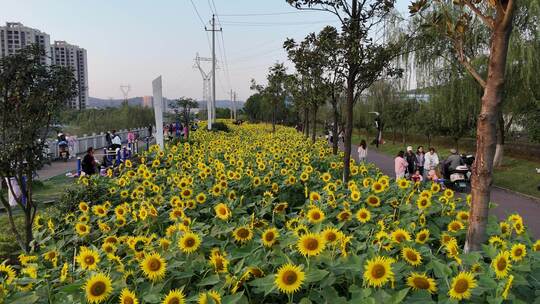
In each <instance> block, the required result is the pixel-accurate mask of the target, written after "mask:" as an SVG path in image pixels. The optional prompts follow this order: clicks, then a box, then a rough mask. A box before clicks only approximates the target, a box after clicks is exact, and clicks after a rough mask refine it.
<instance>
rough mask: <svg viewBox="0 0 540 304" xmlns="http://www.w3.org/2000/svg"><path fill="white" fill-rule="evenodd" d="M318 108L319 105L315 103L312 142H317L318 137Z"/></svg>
mask: <svg viewBox="0 0 540 304" xmlns="http://www.w3.org/2000/svg"><path fill="white" fill-rule="evenodd" d="M317 110H318V107H317V106H316V105H315V106H313V110H312V113H311V114H312V115H313V119H312V122H311V123H312V124H313V126H312V127H313V130H312V132H311V142H312V143H315V139H316V138H317Z"/></svg>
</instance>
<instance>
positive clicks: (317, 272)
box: [306, 268, 328, 283]
mask: <svg viewBox="0 0 540 304" xmlns="http://www.w3.org/2000/svg"><path fill="white" fill-rule="evenodd" d="M327 274H328V271H327V270H323V269H317V268H314V269H310V270H309V271H308V273H307V275H306V282H307V283H315V282H319V281H320V280H322V279H323V278H324V277H325V276H326V275H327Z"/></svg>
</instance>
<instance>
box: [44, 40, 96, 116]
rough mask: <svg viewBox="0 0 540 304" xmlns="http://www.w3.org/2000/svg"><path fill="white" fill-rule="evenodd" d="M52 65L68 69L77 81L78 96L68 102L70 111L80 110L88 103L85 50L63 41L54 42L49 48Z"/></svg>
mask: <svg viewBox="0 0 540 304" xmlns="http://www.w3.org/2000/svg"><path fill="white" fill-rule="evenodd" d="M51 53H52V64H55V65H59V66H64V67H70V68H72V69H73V73H74V75H75V79H76V80H77V91H78V93H79V94H78V96H76V97H75V98H74V99H73V100H71V101H69V104H68V106H69V107H70V108H72V109H78V110H82V109H85V108H86V104H87V103H88V63H87V58H86V50H85V49H83V48H80V47H78V46H76V45H72V44H69V43H67V42H65V41H55V42H54V45H53V46H52V47H51Z"/></svg>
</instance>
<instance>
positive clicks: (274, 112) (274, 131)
mask: <svg viewBox="0 0 540 304" xmlns="http://www.w3.org/2000/svg"><path fill="white" fill-rule="evenodd" d="M272 133H276V107H275V106H274V108H273V109H272Z"/></svg>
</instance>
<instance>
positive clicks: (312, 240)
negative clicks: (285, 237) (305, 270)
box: [296, 233, 325, 256]
mask: <svg viewBox="0 0 540 304" xmlns="http://www.w3.org/2000/svg"><path fill="white" fill-rule="evenodd" d="M296 248H297V249H298V251H299V252H300V253H301V254H302V255H304V256H317V255H319V254H320V253H321V252H322V251H323V250H324V248H325V241H324V238H323V237H322V236H321V235H320V234H315V233H306V234H304V235H302V236H300V238H299V239H298V242H297V243H296Z"/></svg>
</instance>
